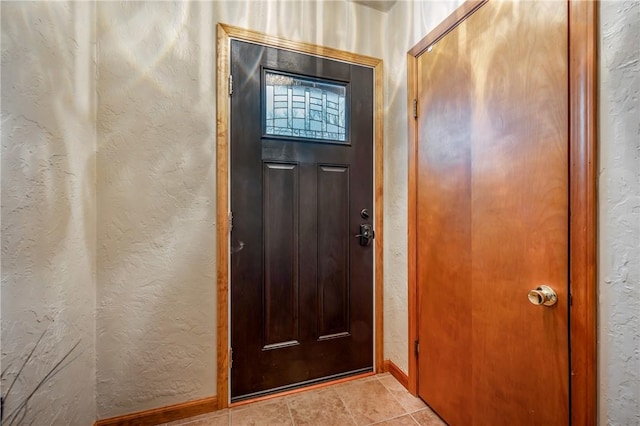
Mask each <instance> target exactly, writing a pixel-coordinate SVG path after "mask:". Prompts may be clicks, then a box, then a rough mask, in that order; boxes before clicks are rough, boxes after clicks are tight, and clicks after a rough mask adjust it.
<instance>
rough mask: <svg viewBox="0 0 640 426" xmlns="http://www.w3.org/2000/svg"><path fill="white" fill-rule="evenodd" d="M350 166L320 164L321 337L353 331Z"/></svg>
mask: <svg viewBox="0 0 640 426" xmlns="http://www.w3.org/2000/svg"><path fill="white" fill-rule="evenodd" d="M349 204H350V203H349V168H348V167H345V166H323V165H320V166H318V254H319V256H318V302H319V306H318V309H319V312H320V315H319V321H318V322H319V329H318V334H319V339H327V338H331V337H335V336H337V335H338V334H340V333H348V332H349V242H350V241H348V240H345V238H344V236H345V235H348V234H349Z"/></svg>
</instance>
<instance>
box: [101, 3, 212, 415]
mask: <svg viewBox="0 0 640 426" xmlns="http://www.w3.org/2000/svg"><path fill="white" fill-rule="evenodd" d="M97 7H98V10H99V13H98V16H99V19H98V23H97V34H98V40H99V45H98V46H99V49H98V64H99V66H98V112H97V116H98V120H97V122H98V125H97V132H98V157H97V200H98V202H97V205H98V209H97V223H98V226H97V240H98V248H97V270H98V273H97V282H98V283H99V285H98V291H97V371H98V374H97V386H98V401H97V403H98V414H99V417H100V418H103V417H107V416H113V415H118V414H124V413H128V412H131V411H135V410H139V409H145V408H152V407H157V406H162V405H168V404H170V403H174V402H175V396H180V399H181V400H188V399H194V398H201V397H204V396H209V395H213V394H215V373H216V366H215V357H214V356H215V313H216V304H215V303H216V299H215V291H216V287H215V282H216V280H215V273H216V272H215V201H214V200H215V127H214V122H215V121H214V120H215V118H214V117H215V110H214V105H215V93H213V91H212V87H213V86H214V85H213V81H214V78H215V75H214V72H213V69H212V64H213V63H214V60H213V46H212V45H213V43H214V42H215V29H214V28H213V27H212V26H211V23H210V22H211V17H210V16H206V19H203V18H202V16H203V15H207V14H210V12H211V5H210V4H206V3H191V2H178V3H128V4H121V3H107V2H105V3H99V4H98V6H97ZM212 355H213V356H212ZM203 389H205V390H206V392H207V393H206V394H204V395H203V394H202V392H203ZM171 397H174V398H173V399H171ZM163 398H165V399H164V400H163Z"/></svg>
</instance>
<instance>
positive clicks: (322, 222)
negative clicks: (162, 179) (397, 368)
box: [230, 41, 373, 401]
mask: <svg viewBox="0 0 640 426" xmlns="http://www.w3.org/2000/svg"><path fill="white" fill-rule="evenodd" d="M231 74H232V75H233V86H234V93H233V94H232V96H231V144H230V148H231V149H230V151H231V210H232V212H233V228H232V233H231V346H232V350H233V357H232V368H231V399H232V401H238V400H241V399H246V398H250V397H256V396H260V395H264V394H268V393H272V392H275V391H279V390H285V389H289V388H292V387H296V386H300V385H303V384H310V383H314V382H318V381H322V380H327V379H330V378H337V377H342V376H345V375H349V374H355V373H360V372H365V371H371V370H372V368H373V246H367V247H363V246H361V245H359V244H358V241H359V240H358V239H357V238H354V236H355V235H356V234H357V233H358V229H359V225H360V223H363V222H366V221H365V220H364V219H362V218H361V217H360V215H359V212H360V210H362V209H363V208H367V209H369V210H370V211H373V97H372V93H373V90H372V89H373V70H372V69H370V68H365V67H361V66H355V65H351V64H347V63H344V62H337V61H332V60H327V59H323V58H318V57H314V56H309V55H304V54H298V53H294V52H290V51H284V50H279V49H275V48H268V47H264V46H260V45H256V44H252V43H245V42H239V41H232V43H231ZM267 79H269V80H268V81H269V82H270V83H269V84H270V85H271V86H270V88H269V89H268V90H267V89H264V91H263V86H264V84H263V83H265V81H267ZM303 80H304V81H303ZM321 80H322V81H321ZM279 81H286V82H293V81H295V83H287V84H289V86H287V84H281V83H278V82H279ZM274 82H275V83H274ZM326 82H328V83H329V84H328V85H327V84H325V83H326ZM316 83H317V84H316ZM331 85H334V86H336V87H339V88H341V89H340V90H337V89H336V90H337V92H336V93H338V92H339V93H341V94H344V98H343V99H342V100H339V96H338V97H336V96H337V95H335V93H334V92H332V91H331V90H333V89H332V88H331V87H332V86H331ZM283 87H284V88H283ZM287 87H288V88H287ZM327 87H328V89H327ZM325 89H326V90H325ZM322 90H325V91H324V92H323V91H322ZM267 102H269V104H268V105H267ZM267 106H268V108H269V111H270V114H272V115H271V116H270V118H269V120H270V121H268V122H266V121H265V120H267V119H266V118H265V117H266V116H265V115H262V114H266V112H265V111H266V110H267ZM343 108H346V111H347V113H346V117H347V119H348V121H347V122H346V128H345V127H344V126H343V125H344V124H345V123H343V122H341V121H340V118H339V116H340V112H341V111H343V110H344V109H343ZM321 111H326V115H323V114H321ZM305 117H306V118H305ZM288 123H289V124H290V123H294V124H293V125H294V126H298V127H294V128H295V129H296V130H292V129H288V128H285V127H286V126H287V125H288ZM300 126H307V130H305V131H304V132H301V133H297V136H300V135H301V136H300V137H296V132H298V131H299V127H300ZM340 126H343V128H345V129H346V130H345V132H344V134H345V135H346V137H345V138H344V139H345V140H340V138H337V139H336V140H330V139H329V140H328V139H313V137H316V135H318V134H320V133H321V132H322V135H323V136H322V137H330V135H331V134H334V135H336V134H339V131H338V130H337V129H338V128H339V127H340ZM277 132H281V133H277ZM285 133H287V134H285ZM278 135H280V136H278ZM327 135H329V136H327ZM369 220H370V221H373V218H371V219H369Z"/></svg>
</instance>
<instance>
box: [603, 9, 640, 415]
mask: <svg viewBox="0 0 640 426" xmlns="http://www.w3.org/2000/svg"><path fill="white" fill-rule="evenodd" d="M600 34H601V36H600V51H601V54H600V134H599V137H600V150H599V154H600V158H599V162H600V164H599V170H600V173H599V215H600V219H599V224H600V227H599V240H600V241H599V244H600V248H599V250H600V254H599V278H598V286H599V298H600V302H599V356H600V359H599V369H600V372H599V377H600V385H599V399H600V402H599V408H600V424H601V425H605V424H606V425H638V424H640V3H639V2H637V1H627V2H610V1H606V2H602V3H601V4H600Z"/></svg>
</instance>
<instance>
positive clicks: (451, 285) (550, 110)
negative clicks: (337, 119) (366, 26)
mask: <svg viewBox="0 0 640 426" xmlns="http://www.w3.org/2000/svg"><path fill="white" fill-rule="evenodd" d="M567 9H568V8H567V4H566V3H563V2H500V1H497V0H490V1H489V2H487V3H486V4H485V5H483V6H482V7H480V8H479V9H478V10H477V11H476V12H474V13H473V14H472V15H471V16H470V17H469V18H467V19H466V20H465V21H464V22H463V23H462V24H460V25H459V26H458V27H456V29H454V30H453V31H451V32H450V33H448V34H447V35H446V36H445V37H444V38H443V39H441V40H440V41H438V43H437V44H436V45H435V46H433V48H432V50H431V51H430V52H425V53H424V54H422V55H421V56H420V57H419V58H418V92H419V93H418V95H419V99H420V106H421V107H420V112H419V118H418V120H419V122H418V129H419V130H418V131H419V136H418V137H419V146H418V170H419V172H418V262H417V264H418V279H419V289H418V292H419V307H420V312H419V315H420V325H419V336H420V343H421V345H420V346H421V352H420V357H419V394H420V396H421V397H422V398H424V399H425V401H427V403H429V404H430V405H431V406H432V407H433V408H434V409H435V410H436V411H437V412H438V413H439V414H440V415H441V416H442V417H443V418H444V419H445V420H446V421H447V422H449V423H450V424H452V425H467V424H477V425H503V424H504V425H514V424H517V425H529V424H530V425H534V424H537V425H567V424H568V422H569V420H568V412H569V408H568V407H569V389H568V383H569V352H568V350H569V338H568V300H569V298H568V232H569V230H568V102H567V93H568V73H567V70H568V59H567V35H568V27H567V17H568V16H567ZM541 284H548V285H550V286H552V287H553V288H554V289H555V291H556V292H557V294H558V303H557V304H556V305H554V306H550V307H546V306H534V305H533V304H531V303H530V302H529V301H528V299H527V293H528V292H529V290H531V289H535V288H536V287H538V286H539V285H541Z"/></svg>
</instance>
